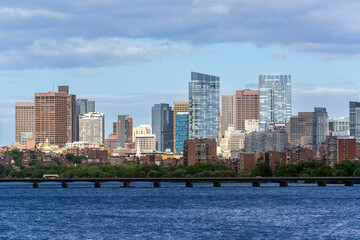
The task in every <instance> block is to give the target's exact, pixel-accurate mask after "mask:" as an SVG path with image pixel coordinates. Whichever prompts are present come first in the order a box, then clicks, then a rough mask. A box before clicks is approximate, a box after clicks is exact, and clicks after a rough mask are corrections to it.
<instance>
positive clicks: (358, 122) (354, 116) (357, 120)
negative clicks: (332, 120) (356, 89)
mask: <svg viewBox="0 0 360 240" xmlns="http://www.w3.org/2000/svg"><path fill="white" fill-rule="evenodd" d="M349 107H350V109H349V110H350V111H349V112H350V114H349V119H350V123H349V124H350V125H349V127H350V136H353V137H355V138H356V139H357V141H358V142H360V102H352V101H351V102H350V103H349Z"/></svg>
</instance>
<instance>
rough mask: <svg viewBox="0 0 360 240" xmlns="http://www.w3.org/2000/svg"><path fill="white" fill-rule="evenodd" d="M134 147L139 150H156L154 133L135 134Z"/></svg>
mask: <svg viewBox="0 0 360 240" xmlns="http://www.w3.org/2000/svg"><path fill="white" fill-rule="evenodd" d="M135 148H136V149H137V150H139V151H140V152H153V151H156V136H155V134H143V135H136V136H135Z"/></svg>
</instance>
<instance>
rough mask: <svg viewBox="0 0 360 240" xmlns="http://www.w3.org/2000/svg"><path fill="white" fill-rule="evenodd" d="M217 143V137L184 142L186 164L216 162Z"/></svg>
mask: <svg viewBox="0 0 360 240" xmlns="http://www.w3.org/2000/svg"><path fill="white" fill-rule="evenodd" d="M216 160H217V143H216V140H215V139H197V138H195V139H190V140H187V141H185V142H184V165H185V166H191V165H194V164H197V163H206V162H215V161H216Z"/></svg>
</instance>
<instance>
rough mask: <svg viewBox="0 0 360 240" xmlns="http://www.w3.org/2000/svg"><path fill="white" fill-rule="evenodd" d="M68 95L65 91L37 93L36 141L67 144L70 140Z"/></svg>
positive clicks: (60, 144)
mask: <svg viewBox="0 0 360 240" xmlns="http://www.w3.org/2000/svg"><path fill="white" fill-rule="evenodd" d="M67 103H68V96H67V94H66V93H64V92H60V93H56V92H48V93H35V142H36V144H38V143H44V142H46V141H47V140H48V141H49V143H50V144H52V145H58V146H65V144H66V143H67V140H68V134H67V133H68V131H67V130H68V129H67V121H68V117H67V116H68V108H67V106H68V105H67Z"/></svg>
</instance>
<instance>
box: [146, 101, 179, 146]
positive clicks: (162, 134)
mask: <svg viewBox="0 0 360 240" xmlns="http://www.w3.org/2000/svg"><path fill="white" fill-rule="evenodd" d="M151 118H152V121H151V124H152V131H153V134H155V135H156V140H157V150H159V151H162V152H164V151H165V150H166V149H171V150H174V136H173V132H174V125H173V124H174V113H173V110H172V108H171V107H170V106H169V104H167V103H160V104H155V105H154V106H153V107H152V114H151Z"/></svg>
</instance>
